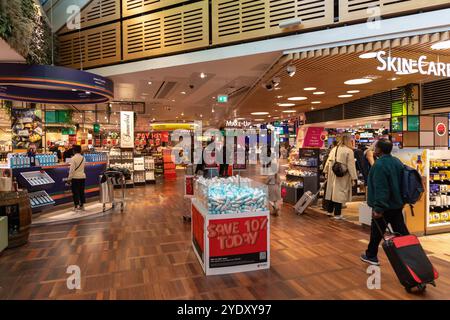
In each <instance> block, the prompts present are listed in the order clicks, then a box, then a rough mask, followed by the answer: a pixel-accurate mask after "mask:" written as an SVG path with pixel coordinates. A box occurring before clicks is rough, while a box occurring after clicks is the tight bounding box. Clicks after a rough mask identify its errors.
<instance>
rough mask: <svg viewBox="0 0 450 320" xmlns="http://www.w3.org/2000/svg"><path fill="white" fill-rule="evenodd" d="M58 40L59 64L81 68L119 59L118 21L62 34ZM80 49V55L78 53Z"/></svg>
mask: <svg viewBox="0 0 450 320" xmlns="http://www.w3.org/2000/svg"><path fill="white" fill-rule="evenodd" d="M59 41H60V49H59V51H60V61H61V65H63V66H67V67H72V68H80V63H81V60H82V62H83V68H87V67H93V66H98V65H103V64H110V63H114V62H118V61H120V23H118V22H117V23H114V24H110V25H106V26H102V27H97V28H93V29H88V30H84V31H81V32H80V33H78V32H75V33H71V34H67V35H63V36H61V37H60V38H59ZM80 50H81V55H80Z"/></svg>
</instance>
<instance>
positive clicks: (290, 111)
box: [283, 110, 296, 113]
mask: <svg viewBox="0 0 450 320" xmlns="http://www.w3.org/2000/svg"><path fill="white" fill-rule="evenodd" d="M283 112H284V113H295V112H296V111H295V110H283Z"/></svg>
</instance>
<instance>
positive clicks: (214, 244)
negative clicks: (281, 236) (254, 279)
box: [191, 198, 270, 275]
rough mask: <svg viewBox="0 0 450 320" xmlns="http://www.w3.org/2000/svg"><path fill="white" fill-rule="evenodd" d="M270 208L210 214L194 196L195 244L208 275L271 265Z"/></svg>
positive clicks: (192, 222) (198, 256) (193, 225)
mask: <svg viewBox="0 0 450 320" xmlns="http://www.w3.org/2000/svg"><path fill="white" fill-rule="evenodd" d="M269 216H270V215H269V211H268V210H264V211H255V212H242V213H232V214H208V213H207V210H206V208H205V207H204V205H203V204H202V203H201V202H200V201H198V200H197V199H195V198H193V199H192V220H191V227H192V247H193V249H194V252H195V254H196V256H197V258H198V260H199V262H200V264H201V266H202V268H203V271H204V272H205V274H206V275H218V274H226V273H236V272H244V271H253V270H261V269H268V268H270V219H269Z"/></svg>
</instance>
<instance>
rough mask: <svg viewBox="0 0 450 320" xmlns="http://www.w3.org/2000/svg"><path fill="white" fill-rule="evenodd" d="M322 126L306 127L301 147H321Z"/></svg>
mask: <svg viewBox="0 0 450 320" xmlns="http://www.w3.org/2000/svg"><path fill="white" fill-rule="evenodd" d="M323 130H324V128H323V127H309V128H307V131H306V135H305V140H304V141H303V148H322V147H323V140H322V139H321V136H322V133H323Z"/></svg>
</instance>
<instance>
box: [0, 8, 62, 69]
mask: <svg viewBox="0 0 450 320" xmlns="http://www.w3.org/2000/svg"><path fill="white" fill-rule="evenodd" d="M40 14H41V13H40V10H39V7H38V6H37V4H36V3H35V2H34V0H14V1H11V0H0V37H2V38H3V39H5V40H6V41H7V42H8V43H9V45H10V46H11V47H12V48H14V49H15V50H16V51H17V52H18V53H19V54H20V55H22V56H23V57H25V58H26V61H27V63H29V64H51V63H52V43H53V44H56V43H57V41H56V39H57V38H56V37H55V36H54V35H53V33H52V31H51V27H50V26H49V25H48V24H47V22H46V20H45V19H44V17H42V16H41V15H40ZM52 38H53V41H52ZM53 47H56V45H54V46H53ZM54 56H56V53H55V54H54ZM55 63H56V62H55Z"/></svg>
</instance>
